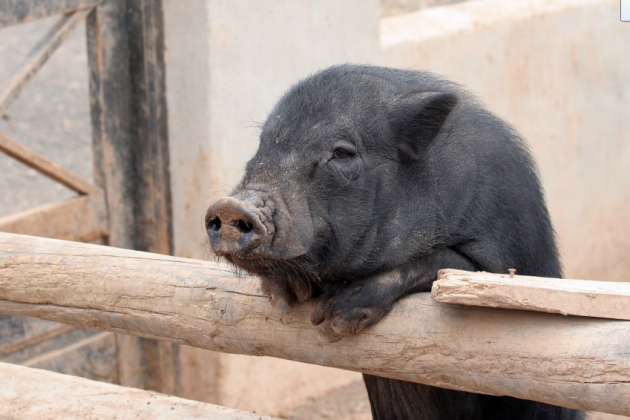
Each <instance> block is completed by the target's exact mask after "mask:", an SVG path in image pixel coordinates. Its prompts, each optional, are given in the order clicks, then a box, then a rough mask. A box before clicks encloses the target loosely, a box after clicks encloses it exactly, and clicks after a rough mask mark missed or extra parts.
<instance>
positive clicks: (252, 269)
mask: <svg viewBox="0 0 630 420" xmlns="http://www.w3.org/2000/svg"><path fill="white" fill-rule="evenodd" d="M225 259H226V260H227V261H228V262H229V263H230V264H232V265H234V266H235V267H237V268H238V269H241V270H245V271H246V272H248V273H250V274H254V275H258V276H265V275H269V274H271V273H272V271H273V270H272V267H274V266H275V265H277V264H278V262H277V261H274V260H271V259H268V258H260V257H255V258H242V257H237V256H233V255H227V256H225Z"/></svg>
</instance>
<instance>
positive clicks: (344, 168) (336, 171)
mask: <svg viewBox="0 0 630 420" xmlns="http://www.w3.org/2000/svg"><path fill="white" fill-rule="evenodd" d="M345 160H346V159H344V161H343V162H332V163H331V164H330V165H331V170H332V171H333V175H334V177H335V178H336V179H337V180H338V181H340V182H342V183H344V184H345V183H348V182H351V181H356V180H357V179H358V178H359V176H360V175H361V167H362V165H361V161H360V160H359V159H358V158H350V159H348V161H347V162H346V161H345Z"/></svg>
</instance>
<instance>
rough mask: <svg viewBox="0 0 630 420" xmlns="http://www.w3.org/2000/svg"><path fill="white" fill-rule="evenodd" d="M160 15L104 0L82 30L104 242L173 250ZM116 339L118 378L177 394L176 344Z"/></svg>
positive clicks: (132, 0)
mask: <svg viewBox="0 0 630 420" xmlns="http://www.w3.org/2000/svg"><path fill="white" fill-rule="evenodd" d="M161 13H162V10H161V1H159V0H155V1H148V0H147V1H136V0H129V1H127V2H119V1H116V0H105V1H104V2H103V3H102V4H101V6H99V7H98V8H97V9H96V10H95V11H94V12H93V13H92V14H91V15H90V16H89V17H88V21H87V33H88V58H89V63H90V103H91V115H92V136H93V145H94V147H93V150H94V162H95V164H96V167H95V180H96V183H97V185H99V186H101V187H103V189H104V190H105V191H106V194H107V203H108V209H109V213H108V225H109V233H110V235H109V244H110V245H113V246H118V247H123V248H129V249H141V250H145V251H152V252H160V253H164V254H170V253H172V239H171V238H172V232H171V209H170V181H169V174H168V143H167V140H168V139H167V130H166V103H165V93H164V89H165V87H164V62H163V56H162V54H163V49H164V45H163V25H162V15H161ZM117 342H118V346H119V362H120V366H119V370H120V378H121V384H123V385H128V386H134V387H138V388H145V389H153V390H156V391H161V392H174V393H177V389H178V384H177V383H176V381H177V378H178V376H179V375H178V371H179V367H178V360H177V354H178V351H177V349H176V348H175V347H174V344H173V343H158V342H150V341H148V340H145V339H136V340H135V341H134V340H133V339H128V338H119V339H118V340H117ZM167 354H170V355H172V357H173V359H171V360H170V361H169V360H167V358H165V357H162V356H164V355H167ZM158 355H162V356H159V357H158ZM156 357H157V359H155V358H156Z"/></svg>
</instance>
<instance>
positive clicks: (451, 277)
mask: <svg viewBox="0 0 630 420" xmlns="http://www.w3.org/2000/svg"><path fill="white" fill-rule="evenodd" d="M431 295H432V296H433V299H435V300H437V301H438V302H444V303H455V304H460V305H473V306H486V307H490V308H504V309H523V310H527V311H538V312H549V313H554V314H562V315H577V316H589V317H597V318H609V319H624V320H630V283H622V282H607V281H593V280H568V279H555V278H554V279H550V278H543V277H529V276H513V277H510V275H509V274H491V273H482V272H480V273H471V272H468V271H461V270H440V272H439V274H438V280H437V281H436V282H435V283H433V288H432V290H431Z"/></svg>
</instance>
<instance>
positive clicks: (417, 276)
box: [311, 248, 474, 342]
mask: <svg viewBox="0 0 630 420" xmlns="http://www.w3.org/2000/svg"><path fill="white" fill-rule="evenodd" d="M443 268H456V269H460V270H472V271H474V267H473V265H472V263H471V262H470V261H469V260H468V259H467V258H466V257H464V256H462V255H461V254H459V253H457V252H455V251H453V250H451V249H448V248H447V249H442V250H439V251H435V252H433V253H431V254H429V255H427V256H425V257H423V258H421V259H418V260H416V261H413V262H411V263H409V264H407V265H405V266H402V267H399V268H396V269H393V270H390V271H386V272H384V273H380V274H378V275H375V276H373V277H368V278H364V279H361V280H357V281H354V282H343V283H336V284H333V285H332V286H331V287H330V288H329V289H328V290H326V291H325V293H324V294H323V296H322V298H321V300H320V301H319V302H318V304H317V306H316V308H315V311H314V312H313V315H312V318H311V320H312V322H313V324H314V325H321V327H320V334H321V335H322V336H323V337H324V338H325V339H327V340H328V341H330V342H335V341H339V340H341V339H343V338H344V337H346V336H347V335H349V334H357V333H359V332H361V331H362V330H363V329H365V328H366V327H369V326H370V325H372V324H374V323H376V322H377V321H379V320H380V319H381V318H382V317H383V315H385V314H386V313H388V312H389V311H390V310H391V309H392V306H393V304H394V302H396V301H397V300H398V299H400V298H402V297H404V296H407V295H409V294H411V293H416V292H426V291H429V290H430V289H431V284H432V283H433V281H434V280H435V279H436V278H437V272H438V270H440V269H443Z"/></svg>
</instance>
